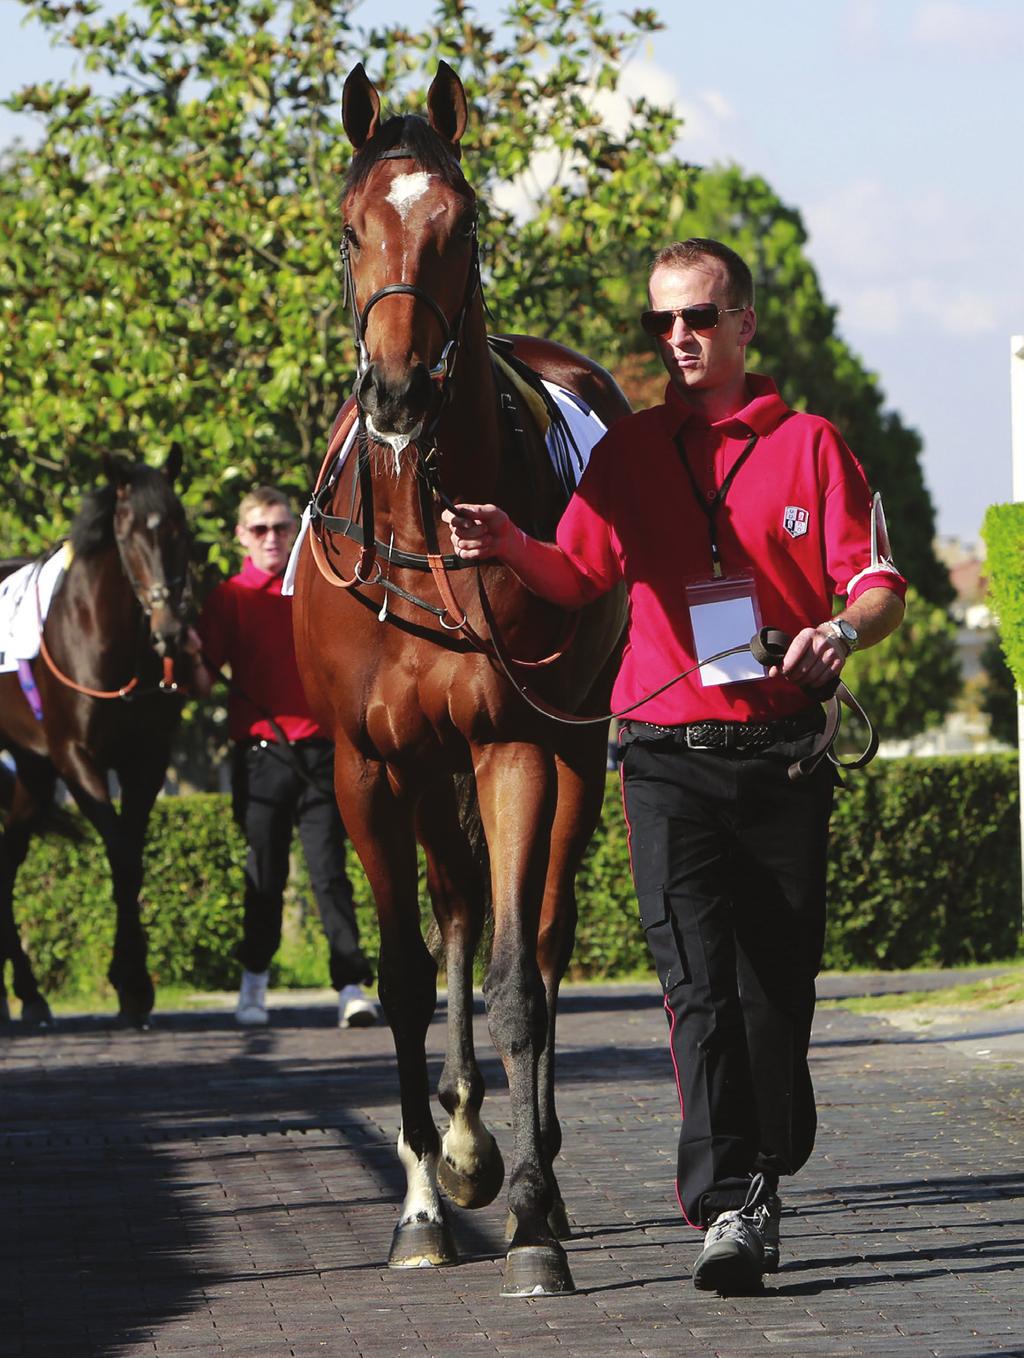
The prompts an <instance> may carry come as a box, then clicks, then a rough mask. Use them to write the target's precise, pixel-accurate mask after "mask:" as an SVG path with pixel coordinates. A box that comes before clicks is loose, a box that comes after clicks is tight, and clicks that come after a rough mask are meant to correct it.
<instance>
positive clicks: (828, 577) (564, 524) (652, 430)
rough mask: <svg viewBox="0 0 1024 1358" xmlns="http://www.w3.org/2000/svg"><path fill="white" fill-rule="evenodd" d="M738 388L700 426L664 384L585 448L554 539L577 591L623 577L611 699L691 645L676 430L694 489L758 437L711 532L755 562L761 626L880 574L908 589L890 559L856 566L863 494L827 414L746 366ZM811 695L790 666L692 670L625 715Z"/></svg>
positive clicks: (769, 707)
mask: <svg viewBox="0 0 1024 1358" xmlns="http://www.w3.org/2000/svg"><path fill="white" fill-rule="evenodd" d="M747 392H748V396H749V398H750V399H749V401H748V403H747V405H745V406H744V408H743V409H742V410H740V411H738V412H737V413H736V414H735V415H731V416H730V417H729V418H728V419H725V420H720V421H717V422H715V423H714V424H709V423H708V422H707V421H706V420H705V419H704V417H703V416H702V415H701V413H700V412H699V411H698V410H696V409H695V408H693V407H692V406H690V405H689V404H688V403H687V402H685V401H684V400H683V399H682V397H680V396H679V395H678V393H677V392H676V391H675V389H674V387H672V385H671V383H670V384H669V386H668V389H667V391H666V399H665V402H664V404H663V405H660V406H654V407H652V408H651V409H650V410H645V411H641V412H639V413H638V414H636V415H633V416H631V417H630V418H628V419H625V420H622V421H620V422H619V423H618V424H616V425H614V426H613V427H612V429H610V430H609V432H608V433H607V434H606V435H605V437H604V438H603V439H602V440H601V442H600V443H599V444H598V445H597V446H596V447H595V448H594V450H593V453H592V454H591V458H590V463H589V466H588V467H587V470H586V472H585V473H584V475H583V477H582V479H581V480H580V484H579V486H578V488H577V490H576V493H575V495H574V496H573V498H572V500H571V501H570V503H569V506H568V508H567V509H566V511H565V514H564V515H563V517H562V521H561V523H560V524H559V526H558V535H557V539H558V545H559V546H560V547H561V548H562V550H563V552H564V553H565V554H566V556H567V557H568V558H569V560H570V562H571V563H572V564H573V566H574V567H575V568H576V570H577V571H578V572H579V574H580V576H581V579H582V581H583V582H584V585H585V588H586V591H587V594H588V596H590V597H596V596H597V595H599V594H601V593H603V592H604V591H606V590H608V589H611V588H612V587H613V586H614V585H615V584H617V583H618V582H619V581H620V580H624V581H625V583H626V587H627V589H628V592H629V601H630V610H629V624H628V634H627V641H626V649H625V653H624V655H623V659H622V666H621V668H620V670H619V675H618V678H617V680H616V683H615V689H614V693H613V696H612V703H613V706H614V708H615V709H616V710H618V709H620V708H623V707H626V706H628V705H629V704H631V703H634V702H636V701H637V699H639V698H642V697H643V695H644V694H645V693H649V692H650V691H651V690H652V689H656V688H658V687H659V686H660V685H661V684H664V683H665V682H666V680H668V679H671V678H672V676H673V675H674V674H678V673H679V672H680V671H682V670H685V669H688V668H689V667H690V666H691V665H693V664H694V661H695V659H696V656H695V654H694V644H693V633H692V629H691V626H690V616H689V611H688V608H687V602H686V593H685V590H686V585H687V584H689V583H691V582H693V581H696V580H706V579H710V578H711V574H712V570H711V549H710V534H709V527H708V520H707V517H706V515H705V514H704V512H703V511H702V509H701V508H700V506H699V504H698V503H697V498H696V494H695V491H694V487H693V485H692V484H691V481H690V478H689V476H688V475H687V473H686V469H685V467H684V466H683V463H682V460H681V458H680V455H679V452H678V450H677V447H676V443H675V441H674V440H675V437H676V435H677V434H679V435H681V437H682V440H683V443H684V446H685V450H686V456H687V460H688V462H689V465H690V467H691V469H692V471H693V475H694V478H695V480H696V483H697V486H698V487H699V489H700V491H701V492H702V493H703V494H704V496H705V497H706V498H710V497H711V496H713V495H714V493H715V491H716V490H717V488H718V487H719V486H720V485H721V484H722V481H723V478H724V477H725V476H727V475H728V473H729V471H730V469H731V468H732V466H733V465H734V463H735V462H736V460H737V458H738V457H739V456H740V454H741V453H742V451H743V449H744V447H745V446H746V444H747V442H748V440H749V439H750V436H751V434H754V433H756V434H757V435H758V439H757V442H756V444H755V445H754V448H753V451H752V452H751V454H750V456H749V457H748V458H747V460H746V461H745V462H744V464H743V465H742V467H741V468H740V469H739V471H738V472H737V474H736V478H735V480H734V481H733V483H732V486H731V488H730V489H729V491H728V495H727V497H726V500H725V502H724V504H723V505H722V506H721V508H720V509H719V511H718V516H717V537H718V548H719V552H720V555H721V560H722V568H723V572H724V574H725V575H730V574H733V573H740V572H746V573H748V574H752V575H753V578H754V580H755V582H756V586H757V597H758V602H759V605H760V611H761V622H762V624H763V625H765V626H769V627H779V628H781V629H782V630H783V631H785V632H788V633H790V634H791V635H792V634H794V633H796V632H798V631H800V629H801V628H803V627H808V626H817V624H819V623H821V622H824V621H825V619H826V618H829V617H831V615H832V600H833V596H834V595H847V596H848V599H849V601H850V602H852V601H853V600H854V599H855V598H856V597H857V596H858V595H859V594H862V593H863V592H864V590H866V589H870V588H872V587H873V586H876V585H880V586H883V587H884V588H887V589H892V590H893V591H894V592H896V593H898V594H899V595H900V596H901V597H902V595H903V594H904V592H905V590H906V581H905V580H904V579H903V577H902V576H900V575H897V574H895V573H894V572H889V571H881V572H877V571H873V572H870V573H865V574H862V572H865V570H866V568H867V566H868V565H869V564H870V560H871V535H870V523H871V495H870V492H869V490H868V484H867V481H866V479H865V477H864V473H863V471H862V470H861V467H860V464H859V463H858V462H857V460H856V458H855V457H854V456H853V454H852V453H851V452H850V450H849V448H847V446H846V444H845V443H844V442H843V440H842V439H841V438H840V436H839V434H838V432H837V430H836V429H835V428H834V426H833V425H831V424H830V423H829V422H828V420H824V419H821V418H820V417H818V416H816V415H805V414H801V413H798V412H795V411H791V410H790V409H789V407H788V406H787V405H786V404H785V402H784V401H783V400H782V398H781V397H780V396H779V394H778V391H777V389H776V387H775V384H774V382H772V381H771V380H770V379H769V378H766V377H759V376H757V375H756V374H748V377H747ZM787 525H788V527H787ZM794 530H795V531H794ZM857 577H859V578H857ZM851 581H852V582H853V584H852V588H851ZM807 706H808V698H807V695H806V694H804V693H803V692H802V691H801V690H800V689H799V688H798V687H797V686H796V685H795V684H792V683H790V681H789V680H788V679H782V678H779V679H758V680H754V681H751V682H740V683H732V684H725V685H719V686H715V687H707V688H705V687H703V686H702V684H701V681H700V676H699V674H693V675H691V676H690V677H689V678H687V679H683V680H681V681H680V682H679V683H677V684H675V685H673V687H672V688H670V689H668V690H667V691H666V692H665V693H663V694H662V695H661V696H660V697H658V698H653V699H651V700H650V701H648V702H646V703H644V704H643V705H642V706H641V707H639V708H637V709H636V711H635V712H633V713H631V714H630V715H632V716H634V717H636V718H637V719H638V720H640V721H649V722H656V723H658V724H659V725H666V726H667V725H675V724H677V723H680V722H688V721H700V720H706V719H708V718H716V719H720V720H724V721H764V720H768V719H771V718H774V717H782V716H787V715H790V714H791V713H794V712H798V711H800V710H801V709H802V708H805V707H807Z"/></svg>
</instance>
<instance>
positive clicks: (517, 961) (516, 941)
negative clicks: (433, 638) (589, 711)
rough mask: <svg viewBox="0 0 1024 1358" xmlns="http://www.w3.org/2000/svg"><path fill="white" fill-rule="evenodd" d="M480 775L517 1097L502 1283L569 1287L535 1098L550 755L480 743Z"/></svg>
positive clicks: (496, 1023)
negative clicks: (511, 1220)
mask: <svg viewBox="0 0 1024 1358" xmlns="http://www.w3.org/2000/svg"><path fill="white" fill-rule="evenodd" d="M476 775H477V788H478V791H479V796H480V812H481V816H482V818H483V822H484V827H485V829H486V831H487V843H488V847H489V849H490V857H491V884H492V894H493V899H494V946H493V949H492V952H491V963H490V967H489V968H488V972H487V979H486V980H485V982H484V994H485V996H486V998H487V1011H488V1021H489V1024H490V1031H491V1038H492V1040H493V1042H494V1045H495V1048H496V1049H497V1051H498V1054H499V1055H500V1057H501V1060H502V1063H503V1065H504V1067H505V1073H506V1075H507V1077H508V1084H509V1094H510V1096H511V1103H512V1126H513V1153H512V1163H511V1170H510V1175H509V1207H510V1209H511V1211H512V1212H513V1214H514V1215H515V1221H516V1226H515V1233H514V1235H513V1237H512V1242H511V1245H510V1247H509V1251H508V1258H507V1261H506V1267H505V1282H504V1287H503V1289H502V1292H503V1295H506V1296H533V1295H543V1294H547V1293H556V1292H571V1291H573V1290H574V1284H573V1281H572V1275H571V1273H570V1272H569V1265H568V1262H567V1260H566V1257H565V1251H564V1250H563V1249H562V1247H561V1245H560V1244H559V1243H558V1241H557V1240H556V1238H555V1236H554V1234H553V1232H552V1230H551V1226H550V1224H549V1222H548V1213H549V1212H550V1210H551V1207H552V1205H553V1194H552V1183H551V1175H550V1169H549V1166H548V1164H547V1156H546V1153H545V1150H544V1146H543V1143H542V1140H541V1132H540V1113H539V1107H538V1100H537V1071H538V1062H539V1060H540V1056H541V1053H542V1052H543V1050H544V1046H545V1042H546V1032H547V1012H546V1001H545V995H544V986H543V982H542V980H541V974H540V970H539V968H538V966H537V957H536V950H537V931H538V925H539V918H540V903H541V896H542V893H543V887H544V878H545V872H546V864H547V856H548V846H549V840H550V833H551V824H552V817H553V813H554V805H555V777H554V768H553V760H552V759H551V757H550V756H549V755H547V754H545V753H544V752H543V751H542V750H541V749H539V748H538V747H537V746H534V745H530V744H525V743H523V744H512V743H506V744H502V745H500V746H499V745H494V746H489V747H487V748H486V749H485V750H483V751H481V752H480V754H479V756H478V758H477V762H476Z"/></svg>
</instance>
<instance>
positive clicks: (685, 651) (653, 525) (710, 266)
mask: <svg viewBox="0 0 1024 1358" xmlns="http://www.w3.org/2000/svg"><path fill="white" fill-rule="evenodd" d="M649 291H650V306H649V309H648V310H646V311H645V312H643V314H642V316H641V324H642V326H643V329H644V330H645V331H646V332H647V334H649V335H650V336H651V337H652V338H653V339H654V340H655V341H656V343H657V346H658V352H659V355H660V357H661V361H662V363H663V364H664V366H665V369H666V371H667V372H668V377H669V381H668V386H667V389H666V392H665V400H664V402H663V404H661V405H659V406H655V407H654V408H652V409H650V410H646V411H642V412H640V413H637V414H635V415H633V416H631V417H629V418H628V419H625V420H622V421H620V422H619V423H618V424H616V425H615V426H614V427H613V428H612V429H611V430H610V431H609V432H608V434H606V435H605V437H604V438H603V439H602V441H601V442H600V443H599V444H598V445H597V447H596V448H594V450H593V452H592V454H591V458H590V463H589V466H588V468H587V470H586V471H585V473H584V474H583V477H582V478H581V480H580V484H579V486H578V487H577V490H576V493H575V495H574V496H573V498H572V500H571V501H570V503H569V506H568V508H567V509H566V511H565V514H564V516H563V518H562V520H561V523H560V524H559V527H558V532H557V540H556V542H554V543H543V542H538V541H536V540H534V539H532V538H529V537H527V536H526V535H525V534H524V533H523V532H522V531H521V530H520V529H519V528H518V527H517V526H516V525H515V524H513V523H512V522H511V521H510V520H509V518H508V515H507V514H505V513H504V512H503V511H502V510H501V509H498V508H496V507H495V506H493V505H460V506H458V509H457V511H456V513H454V514H452V513H450V512H446V514H445V518H446V520H447V521H448V522H449V523H450V525H451V529H452V541H453V544H454V547H455V550H456V551H457V552H458V553H459V555H460V556H463V557H465V558H467V559H470V560H482V559H486V558H488V557H498V558H500V559H501V560H503V561H504V562H506V563H507V564H508V565H509V566H510V567H511V568H512V569H513V570H514V571H515V572H516V573H517V575H519V577H520V579H521V580H522V581H523V582H524V584H526V585H527V586H528V587H529V588H530V589H532V590H533V591H534V592H535V593H537V594H539V595H541V596H542V597H544V598H547V599H550V600H551V601H552V602H554V603H558V604H561V605H562V606H564V607H566V608H578V607H580V606H581V605H582V604H584V603H586V602H588V601H589V600H591V599H593V598H595V597H596V596H598V595H599V594H601V593H603V592H605V591H607V590H609V589H612V588H614V587H615V586H616V585H618V584H619V583H620V582H624V583H625V586H626V589H627V591H628V594H629V601H630V618H629V624H628V626H629V631H628V637H627V646H626V649H625V652H624V655H623V660H622V665H621V668H620V671H619V675H618V678H617V680H616V684H615V689H614V692H613V696H612V703H613V706H614V708H615V710H616V711H619V712H621V711H622V710H623V709H629V715H628V716H627V718H626V719H625V720H624V721H623V722H622V724H621V728H620V743H621V745H622V747H623V749H624V754H623V762H622V779H623V802H624V806H625V811H626V818H627V821H628V824H629V838H630V853H631V860H632V868H633V879H634V884H635V886H636V891H637V896H638V899H639V905H640V915H641V919H642V921H643V924H644V928H645V930H646V934H647V940H648V944H649V946H650V949H651V953H652V956H653V958H654V962H655V965H656V967H657V970H658V975H659V978H660V980H661V982H662V986H663V989H664V996H665V1009H666V1013H667V1016H668V1020H669V1034H670V1036H669V1041H670V1046H671V1050H672V1058H673V1065H674V1069H675V1072H676V1080H677V1086H678V1096H679V1102H680V1108H681V1111H682V1116H683V1122H682V1129H681V1132H680V1137H679V1149H678V1157H677V1179H676V1189H677V1195H678V1198H679V1203H680V1206H681V1208H682V1211H683V1215H684V1217H685V1219H686V1221H687V1222H688V1223H689V1224H690V1225H692V1226H695V1227H697V1228H698V1229H700V1230H702V1231H705V1232H706V1235H705V1237H704V1242H703V1248H702V1249H701V1252H700V1254H699V1256H698V1258H697V1259H696V1261H695V1264H694V1272H693V1279H694V1283H695V1284H696V1286H697V1287H698V1288H700V1289H702V1290H718V1291H720V1292H723V1293H729V1292H751V1291H756V1290H757V1289H759V1288H760V1286H761V1280H762V1275H763V1274H764V1273H765V1272H773V1271H775V1270H776V1269H777V1268H778V1267H779V1221H780V1216H781V1203H780V1200H779V1196H778V1191H777V1190H778V1183H779V1177H780V1175H786V1174H794V1173H796V1171H797V1170H798V1169H800V1167H801V1166H802V1165H803V1164H804V1163H805V1161H806V1160H807V1158H808V1156H809V1155H810V1153H811V1149H812V1147H813V1144H814V1135H815V1127H816V1113H815V1106H814V1092H813V1088H812V1085H811V1078H810V1074H809V1071H808V1065H807V1050H808V1045H809V1042H810V1032H811V1020H812V1017H813V1013H814V1003H815V994H814V980H815V976H816V975H817V972H818V968H819V966H820V963H821V953H822V947H823V943H824V931H825V862H826V847H827V836H828V820H829V814H830V811H831V805H832V793H833V787H834V781H835V777H834V773H833V768H832V765H831V764H829V763H828V762H827V761H826V760H824V759H822V760H820V762H818V764H817V766H816V767H815V768H814V770H813V772H811V773H810V774H809V775H808V776H807V777H804V778H800V779H797V780H791V779H790V777H789V776H788V769H789V766H790V765H791V764H792V763H794V762H795V761H796V760H797V759H800V758H802V757H803V756H806V755H807V754H809V753H810V751H811V749H812V747H814V746H815V742H816V741H817V739H818V736H819V734H820V732H821V730H822V728H823V726H824V717H823V709H822V707H821V704H820V700H819V699H818V697H817V696H816V691H818V690H820V689H822V687H823V686H827V685H829V684H830V682H831V681H832V680H834V679H835V678H837V677H838V676H839V674H840V672H841V671H842V668H843V665H844V664H845V662H846V659H847V657H848V656H849V654H850V653H851V651H852V650H854V649H855V648H856V647H858V646H861V647H863V646H872V645H874V644H876V643H877V642H879V641H881V640H882V639H883V638H884V637H885V636H887V635H888V634H889V633H890V632H891V631H892V630H893V629H894V628H895V627H896V626H897V625H898V624H899V621H900V619H901V618H902V616H903V595H904V592H905V587H906V582H905V581H904V579H903V577H902V576H901V575H900V574H899V573H898V572H897V571H896V570H895V568H894V567H893V566H892V564H891V562H889V561H888V560H876V559H875V558H873V555H872V535H871V516H872V501H871V496H870V493H869V491H868V486H867V483H866V481H865V478H864V474H863V472H862V471H861V468H860V466H859V465H858V463H857V462H856V460H855V459H854V457H853V454H852V453H851V452H850V450H849V449H848V448H847V447H846V445H845V444H844V443H843V441H842V438H841V437H840V435H839V433H838V432H837V430H836V429H835V428H834V427H833V426H832V425H831V424H829V423H828V421H826V420H823V419H820V418H818V417H816V416H812V415H806V414H801V413H797V412H795V411H793V410H791V409H789V407H787V406H786V405H785V403H784V402H783V401H782V399H781V397H780V396H779V394H778V391H777V390H776V388H775V385H774V383H773V382H772V381H770V379H768V378H766V377H760V376H758V375H756V374H753V373H748V372H747V371H746V349H747V346H748V345H749V343H750V342H751V340H752V339H753V338H754V334H755V331H756V329H757V320H756V314H755V311H754V286H753V280H752V279H751V275H750V270H749V269H748V267H747V265H746V264H745V263H744V261H743V260H742V259H741V258H740V257H739V255H737V254H736V253H735V252H734V251H733V250H731V249H729V247H727V246H725V245H723V244H721V243H720V242H718V241H712V240H701V239H693V240H689V241H683V242H680V243H678V244H675V245H671V246H668V247H666V248H665V249H664V250H662V251H661V252H660V253H659V254H658V256H657V257H656V258H655V260H654V263H653V266H652V269H651V275H650V282H649ZM837 595H839V596H843V597H844V606H843V608H842V611H841V612H840V613H839V614H838V616H837V617H836V618H833V617H832V608H833V599H834V597H835V596H837ZM761 626H771V627H774V628H779V629H781V630H782V631H784V632H786V633H787V634H789V635H791V636H792V637H793V640H792V643H791V645H790V646H789V648H788V651H787V653H786V655H785V658H784V659H783V661H782V664H781V665H778V666H773V667H772V668H770V669H769V670H768V671H767V672H766V671H765V670H764V669H763V668H762V667H760V666H759V665H757V664H756V662H755V661H754V659H753V657H752V656H751V655H750V653H749V650H747V649H746V648H745V643H746V642H748V641H749V640H750V638H751V636H752V635H753V634H754V633H755V632H756V631H757V630H758V629H759V628H760V627H761ZM734 647H739V648H742V652H741V653H737V654H732V655H728V656H724V657H723V656H721V653H722V652H724V651H729V650H731V649H732V648H734ZM687 671H689V673H685V672H687ZM680 675H683V676H684V677H683V678H682V679H681V680H680V681H679V682H675V679H676V678H677V677H678V676H680ZM656 690H660V691H658V692H656Z"/></svg>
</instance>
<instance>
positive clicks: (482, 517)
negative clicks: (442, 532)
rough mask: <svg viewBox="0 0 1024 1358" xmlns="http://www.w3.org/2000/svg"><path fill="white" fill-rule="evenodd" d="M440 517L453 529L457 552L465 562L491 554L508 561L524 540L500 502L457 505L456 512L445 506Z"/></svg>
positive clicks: (488, 556) (488, 557) (487, 558)
mask: <svg viewBox="0 0 1024 1358" xmlns="http://www.w3.org/2000/svg"><path fill="white" fill-rule="evenodd" d="M441 518H442V519H443V520H444V521H445V523H446V524H447V525H448V527H449V529H450V530H451V535H452V546H453V547H454V548H455V553H456V555H457V556H461V557H463V558H464V559H465V560H466V561H487V560H489V559H490V558H491V557H501V558H502V559H503V560H506V561H507V560H508V557H509V554H510V552H514V551H515V548H516V546H517V545H518V544H519V543H520V542H521V540H522V534H521V533H520V531H519V529H518V528H517V527H516V526H515V524H514V523H513V522H512V520H511V519H510V518H509V516H508V515H507V514H506V513H505V511H504V510H503V509H499V508H498V506H497V505H456V507H455V512H454V513H453V512H452V511H451V510H450V509H446V510H444V512H443V513H442V515H441Z"/></svg>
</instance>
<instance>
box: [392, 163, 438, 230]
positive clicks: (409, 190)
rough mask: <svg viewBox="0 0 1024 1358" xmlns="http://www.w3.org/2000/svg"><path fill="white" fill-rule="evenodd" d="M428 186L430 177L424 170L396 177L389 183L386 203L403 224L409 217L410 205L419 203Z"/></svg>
mask: <svg viewBox="0 0 1024 1358" xmlns="http://www.w3.org/2000/svg"><path fill="white" fill-rule="evenodd" d="M429 184H430V175H429V174H427V172H426V170H416V171H415V172H414V173H413V174H400V175H396V176H395V178H394V179H393V180H392V181H391V188H390V189H389V190H388V197H387V201H388V202H389V203H390V204H391V206H392V207H393V208H394V209H395V211H396V212H397V213H398V215H399V217H401V219H402V221H403V222H404V221H405V219H406V217H407V216H408V215H409V209H410V208H411V207H412V205H413V204H414V203H417V202H419V200H420V199H421V198H422V197H423V195H424V194H425V193H426V191H427V188H428V186H429Z"/></svg>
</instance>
